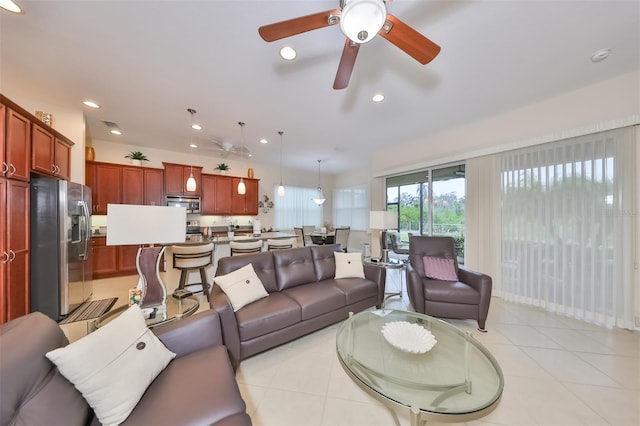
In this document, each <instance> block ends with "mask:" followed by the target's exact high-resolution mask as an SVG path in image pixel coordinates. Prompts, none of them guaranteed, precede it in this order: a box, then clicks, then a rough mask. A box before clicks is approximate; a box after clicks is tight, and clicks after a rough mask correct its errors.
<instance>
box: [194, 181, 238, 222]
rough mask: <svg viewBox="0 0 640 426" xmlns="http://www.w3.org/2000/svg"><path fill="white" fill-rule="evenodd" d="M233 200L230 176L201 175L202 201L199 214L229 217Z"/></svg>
mask: <svg viewBox="0 0 640 426" xmlns="http://www.w3.org/2000/svg"><path fill="white" fill-rule="evenodd" d="M232 198H233V178H232V177H231V176H220V175H206V174H203V175H202V200H201V203H200V212H201V213H202V214H210V215H230V214H231V210H232V204H231V200H232Z"/></svg>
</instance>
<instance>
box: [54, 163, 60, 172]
mask: <svg viewBox="0 0 640 426" xmlns="http://www.w3.org/2000/svg"><path fill="white" fill-rule="evenodd" d="M53 167H55V168H56V175H59V174H60V167H58V166H57V165H55V164H54V165H53Z"/></svg>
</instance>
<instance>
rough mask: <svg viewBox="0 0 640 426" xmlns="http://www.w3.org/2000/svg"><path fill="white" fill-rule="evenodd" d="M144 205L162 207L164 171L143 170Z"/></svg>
mask: <svg viewBox="0 0 640 426" xmlns="http://www.w3.org/2000/svg"><path fill="white" fill-rule="evenodd" d="M144 204H145V205H147V206H164V171H163V170H162V169H144Z"/></svg>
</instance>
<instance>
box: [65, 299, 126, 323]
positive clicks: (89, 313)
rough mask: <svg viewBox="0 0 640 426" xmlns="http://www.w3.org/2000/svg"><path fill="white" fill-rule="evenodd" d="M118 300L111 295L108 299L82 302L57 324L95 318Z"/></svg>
mask: <svg viewBox="0 0 640 426" xmlns="http://www.w3.org/2000/svg"><path fill="white" fill-rule="evenodd" d="M116 300H118V298H117V297H112V298H110V299H100V300H94V301H93V302H84V303H83V304H82V305H80V306H78V307H77V308H76V309H75V310H74V311H73V312H71V313H70V314H69V315H67V317H66V318H65V319H63V320H61V321H60V322H58V324H68V323H70V322H76V321H84V320H88V319H91V318H97V317H99V316H100V315H102V314H104V313H105V312H108V311H109V309H111V307H112V306H113V304H114V303H116Z"/></svg>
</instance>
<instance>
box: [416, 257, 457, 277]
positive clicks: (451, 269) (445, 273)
mask: <svg viewBox="0 0 640 426" xmlns="http://www.w3.org/2000/svg"><path fill="white" fill-rule="evenodd" d="M422 262H423V263H424V274H425V276H426V277H428V278H431V279H434V280H442V281H458V274H457V272H456V263H455V260H453V259H447V258H442V257H434V256H424V257H423V258H422Z"/></svg>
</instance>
